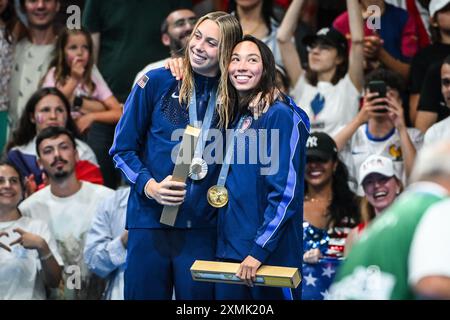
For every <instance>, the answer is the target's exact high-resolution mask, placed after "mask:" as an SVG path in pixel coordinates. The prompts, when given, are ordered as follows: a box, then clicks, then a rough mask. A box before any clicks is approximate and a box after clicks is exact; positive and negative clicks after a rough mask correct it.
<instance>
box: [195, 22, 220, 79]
mask: <svg viewBox="0 0 450 320" xmlns="http://www.w3.org/2000/svg"><path fill="white" fill-rule="evenodd" d="M219 42H220V30H219V26H218V25H217V23H215V22H214V21H212V20H209V19H207V20H205V21H203V22H202V23H200V24H199V25H198V27H197V29H196V30H194V34H193V36H192V38H191V40H190V41H189V61H190V63H191V66H192V69H193V70H194V71H195V72H197V73H199V74H201V75H203V76H206V77H214V76H216V75H217V73H218V72H219Z"/></svg>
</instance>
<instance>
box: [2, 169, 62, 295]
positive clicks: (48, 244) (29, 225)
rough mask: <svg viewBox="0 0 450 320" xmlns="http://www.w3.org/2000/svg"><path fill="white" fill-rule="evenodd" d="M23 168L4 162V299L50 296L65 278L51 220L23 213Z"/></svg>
mask: <svg viewBox="0 0 450 320" xmlns="http://www.w3.org/2000/svg"><path fill="white" fill-rule="evenodd" d="M24 192H25V186H24V181H23V178H22V176H21V175H20V173H19V171H18V170H17V169H16V168H15V167H14V166H13V165H11V164H9V163H7V162H3V161H0V261H1V263H0V299H1V300H30V299H39V300H43V299H45V298H46V293H45V288H46V287H47V288H56V287H58V285H59V282H60V280H61V267H60V265H63V262H62V259H61V257H60V256H59V254H58V250H57V248H56V243H55V240H54V239H53V237H52V234H51V233H50V230H49V229H48V225H47V223H45V222H43V221H40V220H38V219H33V218H29V217H24V216H22V214H21V212H20V211H19V210H18V209H17V206H18V205H19V203H20V202H21V201H22V200H23V198H24V196H25V193H24Z"/></svg>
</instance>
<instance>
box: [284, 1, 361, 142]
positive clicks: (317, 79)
mask: <svg viewBox="0 0 450 320" xmlns="http://www.w3.org/2000/svg"><path fill="white" fill-rule="evenodd" d="M302 4H303V0H293V1H292V3H291V5H290V7H289V9H288V11H287V12H286V15H285V17H284V18H283V21H282V23H281V25H280V27H279V29H278V33H277V39H278V43H279V46H280V49H281V54H282V57H283V62H284V66H285V68H286V70H287V72H288V75H289V78H290V81H291V84H292V86H293V88H292V91H291V95H292V96H293V97H294V100H295V102H296V103H297V104H298V105H299V106H300V107H301V108H303V109H304V110H305V111H306V113H307V114H308V116H309V118H310V119H311V130H312V131H324V132H326V133H328V134H329V135H333V134H335V133H336V132H337V131H338V130H339V129H340V128H341V127H342V126H344V125H345V124H347V123H348V122H350V121H351V120H352V118H353V117H354V116H356V114H357V113H358V108H359V98H360V93H361V91H362V88H363V78H364V75H363V61H364V57H363V36H364V35H363V22H362V17H361V12H360V6H359V3H358V1H357V0H347V8H348V12H349V16H350V29H351V39H352V47H351V49H350V54H349V55H348V46H347V40H346V38H345V36H343V35H342V34H341V33H339V31H337V30H335V29H333V28H323V29H321V30H319V31H318V32H317V33H316V34H315V35H313V36H308V37H305V38H304V39H303V41H302V42H303V45H305V46H306V47H307V49H308V64H307V65H308V66H307V68H306V69H304V68H303V67H302V63H301V61H300V57H299V54H298V52H297V49H296V47H295V44H294V43H293V42H292V41H291V38H292V36H293V34H294V31H295V28H296V26H297V21H298V16H299V15H300V10H301V7H302Z"/></svg>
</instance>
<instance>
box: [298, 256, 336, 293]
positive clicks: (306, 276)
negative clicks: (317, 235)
mask: <svg viewBox="0 0 450 320" xmlns="http://www.w3.org/2000/svg"><path fill="white" fill-rule="evenodd" d="M341 261H342V258H332V257H326V258H323V259H320V260H319V262H318V263H315V264H310V263H304V264H303V268H302V269H303V270H302V275H303V279H302V299H303V300H327V298H328V297H329V292H328V288H329V287H330V285H331V283H332V282H333V280H334V277H335V276H336V271H337V270H336V269H337V268H338V267H339V265H340V263H341Z"/></svg>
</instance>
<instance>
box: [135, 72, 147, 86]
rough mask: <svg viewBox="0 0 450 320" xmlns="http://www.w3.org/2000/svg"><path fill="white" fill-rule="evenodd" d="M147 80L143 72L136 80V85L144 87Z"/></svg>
mask: <svg viewBox="0 0 450 320" xmlns="http://www.w3.org/2000/svg"><path fill="white" fill-rule="evenodd" d="M147 81H148V77H147V76H146V75H145V74H144V75H143V76H142V77H141V78H140V79H139V81H138V82H137V85H138V86H139V87H141V88H142V89H144V87H145V85H146V84H147Z"/></svg>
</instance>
